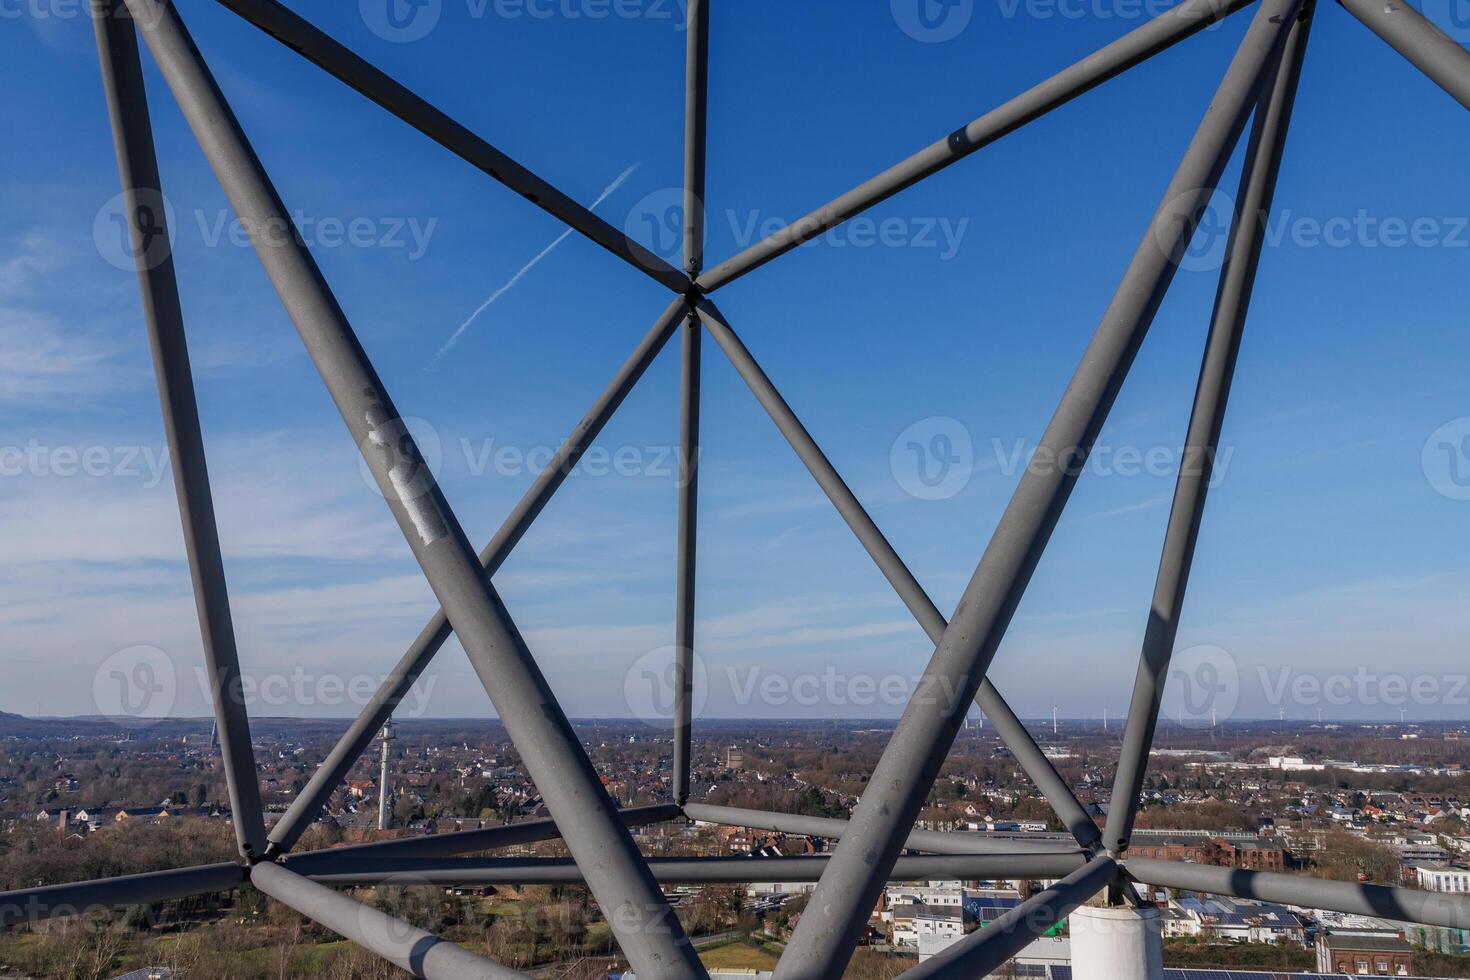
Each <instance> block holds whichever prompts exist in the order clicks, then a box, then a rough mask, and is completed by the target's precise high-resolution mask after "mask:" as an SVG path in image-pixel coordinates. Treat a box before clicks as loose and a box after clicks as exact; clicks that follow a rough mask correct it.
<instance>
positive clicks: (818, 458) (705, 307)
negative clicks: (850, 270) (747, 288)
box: [696, 297, 1102, 847]
mask: <svg viewBox="0 0 1470 980" xmlns="http://www.w3.org/2000/svg"><path fill="white" fill-rule="evenodd" d="M696 308H697V309H698V310H699V313H700V316H701V318H702V319H703V321H704V324H705V327H706V328H707V329H708V330H709V332H710V334H711V336H713V337H714V339H715V343H717V344H719V345H720V349H721V350H723V351H724V352H725V356H726V357H728V358H729V359H730V363H731V364H733V365H734V366H735V370H736V372H737V373H738V374H739V375H740V377H741V378H742V379H743V380H744V381H745V384H746V386H747V387H749V388H750V390H751V392H752V393H754V395H755V397H756V400H757V401H759V402H760V403H761V407H762V408H764V409H765V410H766V414H768V415H769V416H770V417H771V421H773V422H775V423H776V428H778V429H780V430H781V434H782V435H783V436H785V437H786V441H787V442H788V443H790V444H791V448H792V449H794V450H795V451H796V455H797V456H798V457H800V459H801V461H802V463H804V464H805V465H806V468H807V470H808V471H809V472H810V473H811V474H812V477H813V478H815V479H816V481H817V485H818V486H820V487H821V488H822V490H823V492H824V493H826V494H827V499H829V500H831V501H832V506H834V507H836V508H837V512H838V513H839V514H840V515H842V519H843V520H844V521H845V522H846V523H847V526H848V527H849V528H850V529H851V530H852V533H853V534H854V535H856V536H857V539H858V542H859V543H860V544H862V546H863V548H864V549H866V551H867V552H868V555H869V557H871V558H872V559H873V562H874V563H875V564H876V565H877V566H878V569H879V571H881V572H882V573H883V577H884V578H886V579H888V582H889V584H890V585H892V586H893V590H894V591H895V592H897V593H898V596H899V598H900V599H902V600H903V604H904V605H905V606H907V607H908V610H909V612H910V613H912V614H913V617H914V619H916V620H918V623H919V626H920V627H921V628H923V630H924V632H925V633H926V634H928V636H929V639H930V640H931V641H933V642H934V643H938V642H939V640H940V637H942V636H943V635H944V630H945V627H946V626H948V625H949V624H948V623H947V622H946V621H945V619H944V615H943V614H942V613H941V612H940V611H939V608H938V607H937V606H935V605H934V601H933V600H932V599H930V598H929V594H928V593H927V592H925V591H924V587H923V586H922V585H920V584H919V580H918V579H916V578H915V577H914V575H913V573H912V572H911V571H909V568H908V566H907V565H905V564H904V562H903V559H902V558H900V557H899V556H898V552H897V551H895V550H894V549H893V546H892V545H891V544H889V543H888V539H887V538H886V537H884V536H883V532H882V531H880V530H879V529H878V525H877V524H875V523H874V522H873V519H872V517H871V516H869V514H868V512H867V510H866V509H864V507H863V505H862V504H861V503H860V502H859V501H858V499H857V496H856V495H855V494H853V492H852V490H851V489H850V488H849V487H848V485H847V483H846V481H844V480H843V479H842V476H841V475H840V474H839V473H838V472H837V469H836V467H834V466H833V465H832V462H831V460H829V459H828V458H827V454H826V453H824V452H822V448H821V447H820V446H818V445H817V442H816V440H815V439H813V438H812V436H811V433H810V432H808V431H807V430H806V426H804V425H802V424H801V420H800V419H799V418H797V417H796V413H795V412H793V411H792V410H791V406H790V405H788V404H787V403H786V399H785V398H783V397H782V396H781V393H780V392H779V391H778V390H777V389H776V386H775V385H774V384H773V383H772V382H771V379H770V378H769V377H767V376H766V372H765V371H764V370H762V368H761V366H760V364H759V362H757V361H756V359H755V358H754V356H752V355H751V353H750V351H749V350H748V349H747V348H746V346H745V344H744V342H743V341H741V339H740V337H739V335H738V334H736V333H735V331H734V330H733V329H732V328H731V327H730V324H729V322H728V321H726V320H725V318H724V316H723V314H721V313H720V311H719V308H718V307H717V306H716V305H715V304H714V302H713V301H711V300H710V299H709V298H708V297H701V298H700V299H699V300H697V301H696ZM975 701H976V703H977V704H979V706H980V710H981V711H984V712H985V714H986V715H987V716H988V717H989V718H990V720H991V721H992V722H993V723H994V725H995V730H996V732H998V733H999V734H1000V737H1001V738H1002V739H1003V740H1004V741H1005V743H1006V745H1007V746H1008V747H1009V748H1010V749H1011V752H1012V753H1013V754H1014V755H1015V756H1016V761H1017V762H1019V763H1020V765H1021V768H1022V769H1024V770H1025V771H1026V774H1027V775H1028V776H1030V777H1031V781H1032V782H1034V783H1035V784H1036V786H1037V788H1038V789H1039V790H1041V795H1042V796H1043V797H1045V798H1046V800H1047V802H1048V803H1050V804H1051V807H1052V809H1053V810H1055V811H1056V813H1057V815H1058V816H1060V817H1061V819H1062V822H1063V823H1064V824H1065V825H1066V826H1067V829H1068V830H1069V831H1070V832H1071V834H1072V836H1073V837H1075V838H1076V839H1077V842H1078V843H1079V844H1081V845H1082V846H1083V847H1091V846H1092V845H1094V844H1096V843H1097V842H1098V840H1099V839H1100V838H1101V836H1102V835H1101V833H1100V832H1099V831H1098V829H1097V824H1095V823H1093V821H1092V818H1091V817H1089V816H1088V815H1087V811H1086V810H1084V809H1083V808H1082V804H1081V803H1080V802H1079V801H1078V800H1077V797H1076V796H1075V795H1073V793H1072V790H1071V788H1070V787H1069V786H1068V785H1067V783H1066V781H1065V780H1063V779H1062V777H1061V775H1060V774H1059V773H1058V772H1057V771H1056V768H1055V767H1054V766H1053V765H1052V764H1051V760H1050V759H1048V758H1047V757H1046V754H1045V753H1044V752H1042V751H1041V748H1040V746H1038V745H1037V744H1036V740H1035V739H1033V738H1032V737H1031V733H1030V732H1028V731H1027V730H1026V726H1025V725H1023V724H1022V723H1021V719H1019V718H1017V717H1016V713H1015V712H1014V711H1012V710H1011V706H1010V705H1009V704H1007V703H1006V701H1005V699H1004V698H1003V697H1001V695H1000V692H999V691H997V690H996V689H995V686H994V685H993V684H991V683H990V681H989V679H988V678H987V679H986V680H984V681H982V682H981V684H980V689H979V691H978V692H977V693H976V695H975Z"/></svg>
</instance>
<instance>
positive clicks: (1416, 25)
mask: <svg viewBox="0 0 1470 980" xmlns="http://www.w3.org/2000/svg"><path fill="white" fill-rule="evenodd" d="M1337 2H1338V3H1340V4H1342V6H1343V7H1344V8H1346V10H1347V12H1348V13H1350V14H1352V15H1353V16H1354V17H1356V18H1358V20H1360V21H1362V22H1363V24H1364V25H1365V26H1366V27H1367V28H1368V29H1369V30H1370V31H1372V32H1373V33H1374V34H1377V35H1378V36H1379V37H1381V38H1383V40H1385V41H1387V42H1388V44H1389V46H1390V47H1392V48H1393V49H1394V50H1395V51H1397V52H1398V53H1399V54H1401V55H1403V56H1404V57H1405V58H1407V59H1408V61H1409V63H1410V64H1411V65H1413V66H1414V67H1415V68H1418V69H1419V70H1420V71H1422V72H1423V73H1424V74H1425V75H1428V76H1429V78H1430V79H1431V80H1433V81H1434V83H1435V84H1436V85H1438V86H1439V87H1440V88H1442V89H1444V90H1445V91H1446V92H1448V93H1449V94H1450V96H1451V98H1453V99H1454V100H1455V101H1456V102H1458V103H1460V105H1462V106H1464V107H1465V108H1466V109H1470V51H1467V50H1466V49H1465V48H1464V47H1462V46H1460V45H1458V44H1456V43H1455V42H1454V41H1452V40H1451V39H1450V38H1448V37H1446V36H1445V33H1444V32H1443V31H1441V30H1440V29H1439V28H1438V27H1436V26H1435V25H1434V24H1432V23H1430V22H1429V21H1428V20H1425V19H1424V15H1423V14H1421V13H1419V11H1417V10H1415V9H1414V8H1413V6H1412V5H1411V4H1409V3H1408V0H1337ZM1453 6H1454V5H1453V4H1451V5H1450V7H1451V9H1453Z"/></svg>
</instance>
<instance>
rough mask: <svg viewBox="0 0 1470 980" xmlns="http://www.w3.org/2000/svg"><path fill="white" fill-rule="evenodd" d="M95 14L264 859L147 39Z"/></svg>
mask: <svg viewBox="0 0 1470 980" xmlns="http://www.w3.org/2000/svg"><path fill="white" fill-rule="evenodd" d="M92 13H93V17H92V26H93V28H94V29H95V31H96V35H97V58H98V60H99V61H100V62H101V66H102V87H103V90H104V91H105V92H106V95H107V113H108V116H109V118H110V119H111V121H112V139H113V148H114V149H115V150H116V152H117V169H118V176H119V177H120V178H121V180H122V190H123V203H124V207H125V208H126V209H127V222H128V234H129V237H130V240H131V242H132V249H133V255H134V257H135V259H136V261H137V268H138V288H139V292H140V293H141V294H142V298H143V319H144V321H145V322H146V323H147V326H148V346H149V349H150V351H151V352H152V355H153V372H154V375H155V377H156V378H157V381H158V400H159V404H160V407H161V408H162V411H163V430H164V435H165V437H166V438H167V440H168V453H169V464H170V466H171V467H172V469H173V477H174V490H175V494H176V495H177V497H178V503H179V518H180V522H181V523H182V525H183V531H184V552H185V554H186V555H187V556H188V560H189V576H190V578H191V580H192V581H193V586H194V605H195V609H196V611H197V613H198V616H199V634H200V640H201V643H202V645H203V648H204V663H205V669H206V670H207V671H208V672H209V684H210V700H211V701H212V702H213V703H214V717H215V723H216V725H217V726H218V728H219V735H220V740H219V746H220V759H221V763H222V765H223V768H224V771H225V781H226V783H227V785H228V787H229V794H230V813H231V816H232V819H233V821H234V825H235V840H236V843H237V845H238V847H239V849H240V853H241V854H242V855H243V856H245V857H246V858H247V859H248V858H251V857H256V856H259V855H261V854H264V853H265V847H266V840H265V821H264V818H263V816H262V813H261V805H260V782H259V776H258V775H257V773H256V769H255V754H254V752H253V751H252V750H251V748H250V718H249V715H248V713H247V712H246V709H245V692H244V688H243V687H242V686H241V680H240V654H239V651H238V650H237V649H236V646H235V627H234V623H233V621H232V619H231V616H230V595H229V589H228V587H227V586H226V583H225V566H224V560H223V559H222V558H221V556H220V547H219V528H218V527H217V525H216V524H215V518H214V498H213V495H212V494H211V492H210V488H209V468H208V466H207V465H206V463H205V455H204V435H203V433H202V431H201V430H200V427H199V407H198V405H197V404H196V402H195V398H194V375H193V372H192V371H191V370H190V366H189V346H188V342H187V340H186V339H185V336H184V314H183V311H182V310H181V309H180V307H179V287H178V282H177V281H176V279H175V277H174V263H173V254H172V248H171V247H170V243H169V231H168V217H167V215H166V214H165V213H164V200H163V190H162V184H161V183H160V181H159V177H158V160H157V157H156V156H155V155H154V149H153V125H152V122H151V120H150V119H149V116H148V94H147V91H146V90H145V88H144V83H143V69H142V64H141V62H140V61H139V58H138V39H137V36H136V35H135V34H134V32H133V22H132V20H131V19H129V18H128V17H126V16H123V15H122V3H121V0H92Z"/></svg>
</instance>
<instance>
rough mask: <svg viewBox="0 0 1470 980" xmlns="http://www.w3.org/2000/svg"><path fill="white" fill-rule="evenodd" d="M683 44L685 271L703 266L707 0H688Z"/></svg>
mask: <svg viewBox="0 0 1470 980" xmlns="http://www.w3.org/2000/svg"><path fill="white" fill-rule="evenodd" d="M688 4H689V7H688V13H687V17H686V21H687V22H686V25H685V33H686V35H687V37H686V38H685V44H684V209H683V210H684V271H685V272H687V273H688V274H689V276H690V278H691V279H692V278H693V277H695V276H697V275H699V270H700V269H702V268H703V267H704V159H705V143H706V139H705V134H706V133H707V132H708V128H709V126H708V120H709V0H688Z"/></svg>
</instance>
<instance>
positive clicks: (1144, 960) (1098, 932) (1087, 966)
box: [1067, 905, 1164, 980]
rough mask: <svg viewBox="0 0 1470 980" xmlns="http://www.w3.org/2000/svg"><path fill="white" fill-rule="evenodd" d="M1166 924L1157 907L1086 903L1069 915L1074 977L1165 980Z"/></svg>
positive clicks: (1114, 979) (1089, 979)
mask: <svg viewBox="0 0 1470 980" xmlns="http://www.w3.org/2000/svg"><path fill="white" fill-rule="evenodd" d="M1162 924H1163V920H1162V917H1161V916H1160V913H1159V910H1158V909H1156V908H1152V907H1149V908H1142V909H1135V908H1129V907H1126V906H1125V907H1106V908H1100V907H1096V906H1092V905H1084V906H1082V907H1080V908H1077V909H1074V910H1073V911H1072V914H1071V915H1069V916H1067V931H1068V932H1069V933H1070V934H1071V937H1072V980H1162V978H1163V976H1164V947H1163V940H1162V938H1161V931H1160V930H1161V927H1162Z"/></svg>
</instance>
